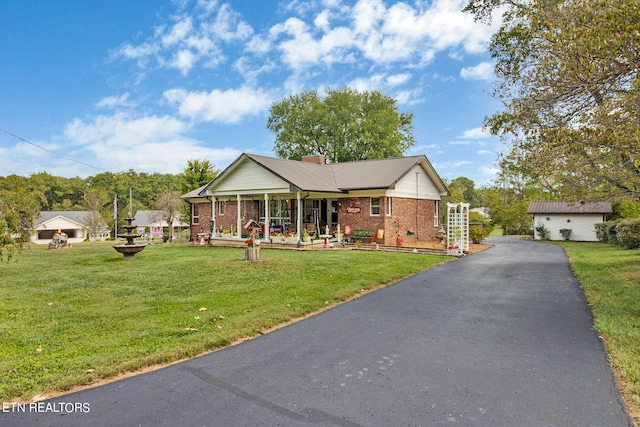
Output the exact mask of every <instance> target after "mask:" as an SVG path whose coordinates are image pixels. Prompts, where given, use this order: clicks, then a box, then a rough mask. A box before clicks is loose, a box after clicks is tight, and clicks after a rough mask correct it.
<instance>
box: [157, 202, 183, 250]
mask: <svg viewBox="0 0 640 427" xmlns="http://www.w3.org/2000/svg"><path fill="white" fill-rule="evenodd" d="M183 204H184V202H183V200H182V199H181V198H180V193H178V192H177V191H175V190H166V191H164V192H163V193H161V194H160V196H158V199H157V200H156V208H157V209H159V210H160V211H161V212H162V214H161V215H162V219H163V220H164V221H165V222H166V223H167V224H168V225H169V242H173V221H174V219H175V218H176V214H177V213H178V212H180V208H181V206H182V205H183Z"/></svg>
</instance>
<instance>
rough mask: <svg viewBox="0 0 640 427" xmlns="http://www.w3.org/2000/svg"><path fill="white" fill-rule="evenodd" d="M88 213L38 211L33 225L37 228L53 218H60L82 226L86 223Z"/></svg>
mask: <svg viewBox="0 0 640 427" xmlns="http://www.w3.org/2000/svg"><path fill="white" fill-rule="evenodd" d="M89 213H90V212H89V211H40V213H39V214H38V216H37V217H36V219H35V221H34V223H35V225H36V226H37V225H40V224H43V223H45V222H47V221H51V220H52V219H54V218H57V217H62V218H66V219H67V220H69V221H71V222H75V223H76V224H79V225H83V226H84V225H86V223H87V218H88V216H89Z"/></svg>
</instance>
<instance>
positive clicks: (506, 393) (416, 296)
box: [0, 237, 632, 427]
mask: <svg viewBox="0 0 640 427" xmlns="http://www.w3.org/2000/svg"><path fill="white" fill-rule="evenodd" d="M492 243H495V246H494V247H492V248H491V249H488V250H486V251H483V252H480V253H477V254H473V255H470V256H468V257H464V258H462V259H458V260H455V261H452V262H449V263H447V264H444V265H440V266H438V267H435V268H433V269H431V270H428V271H426V272H424V273H421V274H419V275H416V276H414V277H411V278H409V279H406V280H403V281H401V282H399V283H397V284H395V285H393V286H389V287H387V288H385V289H382V290H380V291H377V292H374V293H372V294H369V295H366V296H364V297H362V298H359V299H357V300H354V301H351V302H348V303H345V304H343V305H340V306H338V307H335V308H333V309H331V310H328V311H325V312H323V313H321V314H319V315H317V316H314V317H311V318H308V319H306V320H304V321H301V322H298V323H296V324H294V325H291V326H288V327H286V328H283V329H280V330H278V331H275V332H272V333H269V334H266V335H263V336H261V337H259V338H257V339H254V340H251V341H247V342H244V343H242V344H239V345H236V346H233V347H230V348H227V349H224V350H221V351H218V352H215V353H212V354H209V355H206V356H202V357H199V358H196V359H193V360H190V361H187V362H184V363H180V364H176V365H173V366H170V367H167V368H164V369H160V370H157V371H154V372H150V373H147V374H143V375H139V376H136V377H132V378H128V379H125V380H122V381H117V382H114V383H111V384H108V385H105V386H102V387H97V388H93V389H89V390H85V391H81V392H78V393H74V394H69V395H66V396H62V397H59V398H56V399H52V400H50V401H47V402H42V403H41V406H40V407H35V406H34V407H29V405H27V406H26V407H24V408H19V407H11V408H7V407H6V405H3V412H2V413H0V425H2V426H20V427H24V426H28V425H33V426H47V425H52V426H92V427H101V426H259V425H265V426H275V425H278V426H304V425H327V426H328V425H338V426H357V425H362V426H440V425H452V426H580V427H583V426H609V427H613V426H630V425H632V423H631V421H630V419H629V417H628V416H627V414H626V412H625V410H624V407H623V404H622V403H621V398H620V395H619V393H618V390H617V388H616V385H615V382H614V379H613V376H612V373H611V369H610V367H609V365H608V363H607V360H606V357H605V353H604V351H603V349H602V345H601V343H600V340H599V339H598V336H597V334H596V333H595V332H594V330H593V329H592V319H591V314H590V312H589V310H588V308H587V304H586V301H585V299H584V297H583V294H582V291H581V289H580V287H579V286H578V283H577V282H576V280H575V278H574V277H573V276H572V275H571V271H570V269H569V266H568V264H567V259H566V256H565V255H564V252H563V251H562V249H561V248H559V247H556V246H553V245H549V244H544V243H538V242H531V241H524V240H520V239H514V238H507V237H505V238H497V239H494V240H493V241H492ZM415 256H421V255H415ZM310 286H311V284H310ZM56 405H57V406H56ZM65 409H66V414H65V415H61V414H60V413H59V412H60V411H63V412H65ZM87 409H88V411H87ZM47 410H49V412H47Z"/></svg>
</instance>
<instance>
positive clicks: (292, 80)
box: [0, 0, 504, 186]
mask: <svg viewBox="0 0 640 427" xmlns="http://www.w3.org/2000/svg"><path fill="white" fill-rule="evenodd" d="M464 5H465V1H463V0H461V1H459V0H429V1H423V0H405V1H404V2H401V1H390V0H349V1H347V0H304V1H302V0H293V1H292V0H288V1H279V0H230V1H218V0H136V1H131V0H92V1H81V0H57V1H49V0H28V1H5V2H2V4H1V5H0V49H1V51H2V54H3V55H2V60H1V61H2V66H1V67H0V100H1V102H0V129H1V130H2V131H1V132H0V176H6V175H10V174H19V175H24V176H28V175H30V174H32V173H36V172H41V171H47V172H49V173H51V174H53V175H57V176H65V177H72V176H80V177H86V176H90V175H95V174H97V173H100V172H103V171H109V172H122V171H127V170H129V169H134V170H136V171H137V172H162V173H179V172H181V171H182V170H183V169H184V167H185V166H186V162H187V160H188V159H193V158H200V159H208V160H210V161H211V162H212V163H213V164H214V166H215V167H216V168H218V169H224V168H225V167H226V166H227V165H229V163H230V162H232V161H233V160H234V159H235V158H236V157H237V156H239V155H240V154H241V153H243V152H248V153H254V154H262V155H273V151H272V149H273V141H274V135H273V134H272V133H270V132H269V131H268V130H267V129H266V122H267V117H268V115H269V108H270V106H271V105H272V103H273V102H278V101H280V100H282V99H283V98H285V97H287V96H290V95H292V94H295V93H299V92H303V91H308V90H317V91H318V92H320V93H324V91H325V90H326V88H334V89H342V88H344V87H345V86H350V87H352V88H355V89H362V90H379V91H381V92H383V93H384V94H386V95H388V96H391V97H393V98H395V99H397V100H398V104H397V105H398V108H399V110H400V111H403V112H405V111H406V112H412V113H413V114H414V136H415V139H416V146H414V147H413V148H412V149H411V150H410V151H409V152H407V153H406V154H407V155H414V154H425V155H426V156H427V157H428V158H429V159H430V160H431V163H432V164H433V165H434V167H435V168H436V171H437V172H438V173H439V174H440V176H441V177H442V178H444V179H447V180H451V179H454V178H456V177H459V176H465V177H467V178H470V179H473V180H474V181H475V182H476V185H477V186H482V185H485V184H489V183H490V182H491V180H492V179H493V178H494V176H495V172H496V169H495V160H496V158H497V154H498V152H500V151H502V150H503V148H504V147H503V145H502V143H501V142H500V141H499V140H498V139H496V138H491V137H490V136H488V135H487V134H485V133H484V132H482V129H481V128H482V123H483V119H484V117H485V116H486V115H488V114H492V113H494V112H496V111H497V110H499V109H500V104H499V103H498V102H497V101H496V100H495V99H494V98H492V96H491V91H492V87H493V81H492V78H493V74H492V73H493V63H492V61H491V58H490V56H489V55H488V54H487V52H486V48H487V43H488V41H489V39H490V37H491V34H492V32H493V31H494V30H495V28H492V27H489V26H487V25H485V24H481V23H475V22H474V21H473V19H472V17H471V16H469V15H468V14H463V13H462V12H460V11H461V9H462V8H463V7H464ZM7 132H8V133H11V134H13V135H15V136H12V135H9V134H8V133H7ZM16 136H17V137H19V138H16ZM20 138H22V139H20ZM23 139H24V140H26V141H28V142H26V141H24V140H23Z"/></svg>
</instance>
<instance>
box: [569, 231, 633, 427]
mask: <svg viewBox="0 0 640 427" xmlns="http://www.w3.org/2000/svg"><path fill="white" fill-rule="evenodd" d="M558 244H559V245H560V246H562V247H563V248H565V250H566V251H567V253H568V254H569V257H570V261H571V267H572V269H573V271H574V273H575V275H576V277H577V278H578V281H579V282H580V284H581V286H582V288H583V289H584V292H585V295H586V297H587V300H588V303H589V306H590V308H591V311H592V312H593V316H594V326H595V328H596V330H597V331H598V334H600V336H602V337H603V341H604V345H605V348H606V351H607V354H608V356H609V359H610V362H611V365H612V366H613V368H614V371H615V372H616V375H617V377H618V380H619V381H618V382H619V384H620V387H621V391H622V393H623V395H624V398H625V401H626V403H627V407H628V409H629V412H630V413H631V415H632V416H633V418H634V421H635V422H636V425H640V251H638V250H634V251H630V250H626V249H622V248H620V247H618V246H614V245H609V244H604V243H577V242H562V243H558Z"/></svg>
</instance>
